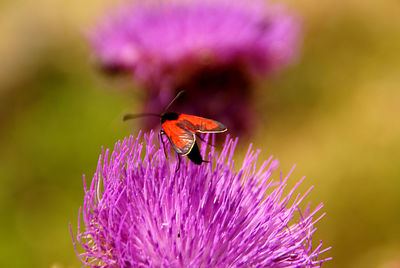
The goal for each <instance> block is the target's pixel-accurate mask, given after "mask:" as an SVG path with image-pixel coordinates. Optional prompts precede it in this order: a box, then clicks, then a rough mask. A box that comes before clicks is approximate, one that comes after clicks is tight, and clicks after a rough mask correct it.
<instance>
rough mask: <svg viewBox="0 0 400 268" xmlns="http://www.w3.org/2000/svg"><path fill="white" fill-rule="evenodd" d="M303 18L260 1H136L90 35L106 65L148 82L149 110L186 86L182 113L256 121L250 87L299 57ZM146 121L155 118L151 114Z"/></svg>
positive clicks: (242, 123) (240, 123)
mask: <svg viewBox="0 0 400 268" xmlns="http://www.w3.org/2000/svg"><path fill="white" fill-rule="evenodd" d="M298 35H299V25H298V23H297V21H296V19H295V18H294V17H293V16H292V15H289V14H287V13H286V12H285V11H284V10H283V8H281V7H280V6H274V5H268V4H266V3H265V1H261V0H252V1H247V0H235V1H231V0H187V1H168V0H161V1H144V2H143V1H142V2H139V1H134V2H133V3H131V4H128V5H126V4H125V5H124V6H122V7H121V8H120V9H119V10H118V11H117V12H115V13H114V14H111V15H110V16H109V17H107V18H105V19H103V20H102V21H101V23H99V25H98V27H97V28H96V30H95V31H94V32H93V33H92V36H91V42H92V45H93V47H94V50H95V54H96V55H97V58H98V59H99V61H100V63H101V64H102V66H104V67H105V68H106V69H108V70H114V71H116V70H117V71H127V72H131V73H133V76H134V78H135V79H136V80H137V81H139V82H140V83H141V84H142V85H143V86H144V87H145V88H146V89H147V91H148V92H147V93H148V94H147V101H146V104H145V108H144V110H145V112H156V111H155V109H160V110H162V109H163V108H164V107H166V105H167V104H168V102H169V101H170V100H171V99H172V98H173V97H174V96H175V95H176V93H177V92H178V91H180V90H182V89H184V90H186V92H187V94H186V95H187V97H186V98H185V99H180V100H178V101H177V103H176V108H177V109H178V110H180V111H181V112H185V113H189V114H197V115H200V116H204V117H211V118H214V119H216V120H218V121H221V122H224V124H226V125H227V126H228V128H229V129H230V130H231V131H232V130H233V131H234V133H243V132H244V131H247V130H249V129H250V128H252V127H253V124H254V123H255V122H254V118H255V117H254V116H253V115H254V108H253V107H252V106H253V105H252V101H253V94H252V91H253V87H254V84H255V82H256V80H257V78H259V77H261V76H264V75H268V74H271V73H275V72H276V71H278V70H280V69H282V68H283V67H285V66H286V65H287V64H289V63H291V62H292V61H293V59H294V58H295V56H296V52H297V47H298V39H299V38H298ZM145 122H146V123H147V128H150V127H153V126H154V125H156V124H157V123H158V122H157V120H154V121H153V120H151V119H150V120H146V121H145Z"/></svg>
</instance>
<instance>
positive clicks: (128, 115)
mask: <svg viewBox="0 0 400 268" xmlns="http://www.w3.org/2000/svg"><path fill="white" fill-rule="evenodd" d="M184 92H185V91H183V90H181V91H179V92H178V94H176V96H175V98H174V99H173V100H172V101H171V102H170V103H169V104H168V106H167V108H165V110H164V113H166V112H167V111H168V109H169V107H170V106H171V105H172V104H173V103H174V101H176V100H177V99H178V98H179V97H180V96H181V95H182V94H183V93H184ZM144 116H157V117H161V114H155V113H143V114H126V115H124V117H123V119H122V120H123V121H126V120H130V119H136V118H139V117H144Z"/></svg>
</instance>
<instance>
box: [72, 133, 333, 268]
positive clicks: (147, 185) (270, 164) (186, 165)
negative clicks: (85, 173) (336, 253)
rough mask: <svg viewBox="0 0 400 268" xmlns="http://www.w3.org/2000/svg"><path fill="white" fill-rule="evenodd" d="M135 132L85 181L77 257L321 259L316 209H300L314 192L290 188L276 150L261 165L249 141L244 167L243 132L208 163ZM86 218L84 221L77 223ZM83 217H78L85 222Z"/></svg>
mask: <svg viewBox="0 0 400 268" xmlns="http://www.w3.org/2000/svg"><path fill="white" fill-rule="evenodd" d="M152 140H153V134H152V133H151V134H150V135H149V136H146V137H145V141H146V142H145V143H142V142H140V139H139V138H137V139H134V138H133V137H132V136H131V137H129V138H128V139H125V140H124V141H122V142H120V141H119V142H117V143H116V145H115V148H114V150H113V152H112V153H111V156H110V155H109V150H106V152H104V153H103V154H102V156H101V157H100V160H99V163H98V167H97V171H96V172H95V174H94V177H93V180H92V182H91V185H90V188H88V189H87V188H86V187H85V198H84V205H83V210H82V214H83V217H82V220H83V225H84V230H80V229H79V227H78V234H77V236H76V239H77V241H78V242H79V244H80V245H81V246H82V247H83V253H79V254H78V257H79V258H80V259H81V260H82V262H84V263H85V264H87V265H90V266H96V267H99V266H100V267H233V266H234V267H241V266H243V267H249V266H250V267H253V266H261V267H314V266H318V265H319V264H320V263H322V262H324V261H326V260H328V259H320V257H319V255H320V254H321V253H322V252H324V251H325V250H321V245H322V244H321V243H320V244H319V245H318V246H317V247H316V248H315V249H313V248H312V245H311V242H312V235H313V233H314V231H315V230H316V229H315V226H314V225H315V223H316V222H317V221H318V220H319V219H320V218H321V217H322V216H323V215H322V216H320V217H319V218H317V219H316V218H315V217H316V213H317V212H319V210H320V208H321V207H322V204H320V205H318V206H317V207H316V208H315V209H314V210H313V211H312V212H309V211H308V209H306V210H305V211H304V212H300V209H299V204H300V203H301V202H302V200H303V199H304V197H305V196H306V195H307V194H308V192H309V191H310V190H311V188H310V190H309V191H307V192H306V193H305V194H303V195H299V194H297V195H295V194H294V192H295V190H296V187H297V186H298V185H299V184H300V182H299V183H298V184H297V185H296V187H295V188H294V189H292V190H291V191H289V193H288V194H286V195H284V194H283V192H284V190H285V187H286V182H287V179H288V177H286V178H284V179H283V178H280V179H278V180H274V179H273V178H272V177H273V172H274V171H275V170H276V169H277V167H278V161H277V160H272V157H271V158H270V159H268V161H265V162H264V163H263V164H262V165H261V167H260V168H259V169H257V168H256V165H257V157H258V155H259V153H260V152H259V151H256V152H254V151H252V150H251V146H250V148H249V151H248V153H247V155H246V157H245V159H244V161H243V163H242V164H241V166H240V167H239V169H238V171H236V168H235V164H234V160H233V155H234V150H235V146H236V143H237V140H236V141H234V140H232V139H227V141H226V143H225V145H224V147H223V149H222V152H221V153H220V154H219V153H217V152H216V151H215V149H214V147H213V148H211V150H210V152H208V154H206V146H205V145H204V146H202V148H201V151H202V155H207V160H208V161H210V162H209V163H204V164H202V165H200V166H198V165H195V164H193V163H191V162H189V161H183V162H182V163H181V167H180V170H179V171H178V172H176V173H175V168H176V162H175V161H172V160H170V161H168V160H167V159H166V158H165V154H164V151H163V150H162V149H157V146H156V145H155V144H154V143H153V141H152ZM79 224H80V223H79ZM79 224H78V226H79Z"/></svg>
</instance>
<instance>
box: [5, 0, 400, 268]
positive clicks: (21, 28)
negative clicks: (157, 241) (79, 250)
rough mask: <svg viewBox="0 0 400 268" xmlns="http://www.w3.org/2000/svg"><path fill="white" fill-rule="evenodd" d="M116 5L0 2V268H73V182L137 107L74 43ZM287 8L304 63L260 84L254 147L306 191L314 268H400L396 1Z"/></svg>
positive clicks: (135, 97) (128, 129)
mask: <svg viewBox="0 0 400 268" xmlns="http://www.w3.org/2000/svg"><path fill="white" fill-rule="evenodd" d="M112 2H113V1H111V0H90V1H77V0H73V1H61V0H36V1H28V0H18V1H16V0H5V1H4V0H3V1H1V2H0V38H1V42H0V59H1V64H0V171H1V172H0V176H1V180H0V182H1V185H0V213H1V225H0V239H1V243H0V267H80V266H81V264H80V263H79V261H78V260H77V258H76V257H75V253H74V250H73V247H72V243H71V237H70V234H69V229H68V223H69V222H72V225H73V228H74V231H76V221H77V214H78V208H79V206H80V205H81V204H82V199H83V189H82V174H83V173H84V174H87V175H88V177H89V178H91V175H92V174H93V172H94V169H95V167H96V163H97V159H98V155H99V153H100V150H101V149H100V148H101V146H102V145H103V146H105V147H110V146H113V144H114V142H115V141H116V140H117V139H120V138H123V137H124V136H127V135H129V134H130V133H135V131H134V129H137V128H135V127H134V126H133V125H130V124H124V123H123V122H121V115H123V114H124V113H125V112H128V111H140V105H139V104H140V99H141V97H142V96H141V94H140V91H139V90H132V88H134V86H133V85H132V83H131V81H130V79H129V78H126V77H124V78H110V77H105V76H103V75H102V74H101V72H100V71H99V70H98V69H96V66H95V65H94V64H93V58H92V56H93V55H91V52H90V49H89V48H88V46H87V43H86V41H85V38H84V35H85V32H86V31H87V28H88V27H89V26H91V25H93V23H94V22H95V21H96V18H97V17H98V16H99V15H100V14H102V13H104V10H105V6H107V5H111V4H114V3H112ZM276 2H282V1H278V0H276ZM284 2H285V3H286V4H287V5H288V6H289V7H290V8H291V9H293V10H294V11H296V12H297V13H299V14H300V16H301V17H302V18H303V24H304V31H305V32H304V34H305V38H304V42H303V48H302V55H301V57H300V58H299V60H298V62H297V64H296V65H294V66H292V67H290V68H288V69H287V70H286V71H285V72H284V73H282V74H281V75H279V76H278V77H274V78H273V79H271V80H269V81H267V82H266V83H264V84H263V85H262V86H261V90H260V91H259V93H258V95H259V96H258V97H259V98H257V99H258V100H259V101H258V102H257V104H256V105H257V107H258V109H259V114H260V120H261V124H260V128H259V129H257V131H256V134H255V137H253V138H252V140H253V141H254V143H255V147H258V148H262V149H263V157H265V158H266V157H267V156H269V155H270V154H274V155H275V156H276V157H278V158H279V159H280V162H281V168H282V170H283V172H284V173H285V172H287V171H288V170H289V169H290V167H291V166H292V165H293V164H295V163H296V164H297V167H296V170H295V172H294V174H293V176H292V181H293V182H295V181H297V180H298V178H300V177H302V176H303V175H306V176H307V179H306V181H305V182H304V183H303V186H302V187H303V188H302V190H304V189H305V188H307V187H308V186H309V185H311V184H313V185H315V189H314V190H313V191H312V193H311V195H310V197H309V198H308V199H309V200H310V201H312V204H313V205H316V204H317V203H318V202H320V201H323V202H324V204H325V207H324V211H326V212H327V215H326V216H325V217H324V218H323V220H322V221H321V222H320V223H319V224H318V232H317V235H316V239H318V240H319V239H322V240H323V241H324V244H325V245H327V246H329V245H330V246H332V247H333V249H332V250H331V251H330V252H329V253H327V254H325V255H324V256H326V257H327V256H333V258H334V259H333V261H331V262H329V263H327V264H325V265H324V267H384V268H394V267H400V232H399V227H400V224H399V221H400V163H399V159H400V120H399V114H400V92H399V88H400V17H399V14H400V2H399V1H397V0H386V1H376V0H347V1H340V0H337V1H334V0H330V1H318V0H302V1H295V0H286V1H284ZM264 107H267V108H264ZM243 147H246V146H244V145H243ZM242 150H244V148H242Z"/></svg>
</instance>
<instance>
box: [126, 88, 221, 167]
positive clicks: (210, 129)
mask: <svg viewBox="0 0 400 268" xmlns="http://www.w3.org/2000/svg"><path fill="white" fill-rule="evenodd" d="M182 93H183V91H181V92H179V93H178V94H177V95H176V97H175V98H174V99H173V100H172V101H171V103H170V104H169V105H168V106H167V108H166V109H165V110H166V112H164V113H163V114H161V115H160V114H153V113H145V114H136V115H135V114H127V115H125V116H124V120H128V119H134V118H138V117H142V116H157V117H160V120H161V128H162V130H161V131H160V133H161V135H164V134H165V135H166V136H167V137H168V140H169V142H170V143H171V145H172V148H173V149H174V150H175V152H176V153H177V154H179V155H187V156H188V158H189V159H190V160H191V161H192V162H193V163H195V164H197V165H201V163H203V162H206V161H204V160H203V158H202V156H201V154H200V150H199V147H198V146H197V143H196V136H197V134H198V133H220V132H225V131H226V130H227V128H226V127H225V126H224V125H223V124H221V123H220V122H218V121H215V120H212V119H207V118H204V117H200V116H195V115H188V114H181V113H175V112H167V111H168V108H169V107H170V106H171V104H172V103H173V102H174V101H175V100H176V99H177V98H178V97H179V96H180V95H181V94H182ZM198 137H199V136H198ZM199 138H200V139H201V137H199ZM161 141H162V142H163V143H164V140H163V139H162V137H161ZM178 159H179V164H178V168H177V169H176V170H179V167H180V158H178Z"/></svg>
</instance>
